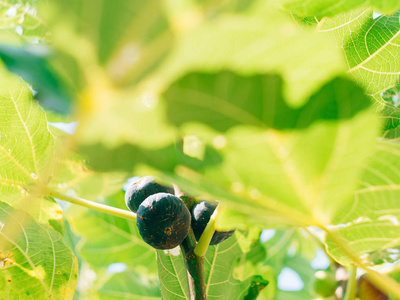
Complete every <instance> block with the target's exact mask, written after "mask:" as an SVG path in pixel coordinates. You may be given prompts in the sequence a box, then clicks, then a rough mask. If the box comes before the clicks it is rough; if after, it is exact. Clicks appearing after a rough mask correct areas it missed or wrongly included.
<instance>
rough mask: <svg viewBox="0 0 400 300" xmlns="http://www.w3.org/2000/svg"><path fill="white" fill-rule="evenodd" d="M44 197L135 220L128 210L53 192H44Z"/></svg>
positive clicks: (133, 214)
mask: <svg viewBox="0 0 400 300" xmlns="http://www.w3.org/2000/svg"><path fill="white" fill-rule="evenodd" d="M46 195H47V196H50V197H53V198H57V199H59V200H63V201H67V202H70V203H72V204H77V205H80V206H84V207H87V208H91V209H94V210H97V211H101V212H103V213H106V214H109V215H113V216H117V217H121V218H124V219H128V220H136V214H135V213H133V212H130V211H128V210H124V209H119V208H116V207H112V206H108V205H105V204H101V203H97V202H94V201H89V200H86V199H82V198H78V197H72V196H68V195H65V194H61V193H59V192H56V191H53V190H48V191H46Z"/></svg>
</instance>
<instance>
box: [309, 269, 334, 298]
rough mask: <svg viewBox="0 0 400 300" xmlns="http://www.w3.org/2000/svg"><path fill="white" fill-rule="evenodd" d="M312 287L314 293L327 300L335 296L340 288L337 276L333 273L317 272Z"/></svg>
mask: <svg viewBox="0 0 400 300" xmlns="http://www.w3.org/2000/svg"><path fill="white" fill-rule="evenodd" d="M312 287H313V290H314V293H315V294H316V295H317V296H319V297H323V298H327V297H331V296H333V295H334V294H335V291H336V288H337V287H338V283H337V281H336V278H335V274H334V273H333V272H331V271H324V270H320V271H317V272H316V273H315V274H314V278H313V279H312Z"/></svg>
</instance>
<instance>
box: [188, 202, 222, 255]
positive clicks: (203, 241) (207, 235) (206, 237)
mask: <svg viewBox="0 0 400 300" xmlns="http://www.w3.org/2000/svg"><path fill="white" fill-rule="evenodd" d="M217 214H218V207H217V208H216V209H215V211H214V212H213V214H212V215H211V217H210V220H209V221H208V223H207V226H206V228H205V229H204V231H203V233H202V234H201V236H200V239H199V241H198V242H197V245H196V247H195V248H194V251H193V252H194V254H196V255H197V256H199V257H203V256H204V255H206V252H207V249H208V246H209V245H210V242H211V239H212V237H213V235H214V232H215V220H216V218H217Z"/></svg>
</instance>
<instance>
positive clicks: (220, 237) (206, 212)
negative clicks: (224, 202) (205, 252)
mask: <svg viewBox="0 0 400 300" xmlns="http://www.w3.org/2000/svg"><path fill="white" fill-rule="evenodd" d="M216 208H217V206H216V205H215V204H213V203H211V202H208V201H201V202H199V203H197V204H196V205H195V206H194V207H193V208H192V229H193V233H194V237H195V238H196V241H198V240H199V239H200V237H201V235H202V234H203V231H204V229H205V228H206V226H207V224H208V222H209V221H210V218H211V215H212V214H213V212H214V210H215V209H216ZM234 232H235V230H231V231H217V230H216V231H215V232H214V235H213V237H212V239H211V242H210V245H217V244H219V243H221V242H223V241H225V240H226V239H227V238H229V237H230V236H232V235H233V233H234Z"/></svg>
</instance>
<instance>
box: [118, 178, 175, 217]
mask: <svg viewBox="0 0 400 300" xmlns="http://www.w3.org/2000/svg"><path fill="white" fill-rule="evenodd" d="M155 180H156V178H155V177H152V176H145V177H142V178H141V179H140V180H138V181H136V182H134V183H132V184H131V185H130V186H129V187H128V189H127V190H126V193H125V204H126V206H127V207H128V208H129V209H130V210H131V211H133V212H137V210H138V209H139V205H140V204H141V203H142V202H143V201H144V200H145V199H146V198H147V197H149V196H151V195H154V194H157V193H169V194H173V193H174V188H172V187H168V186H163V185H161V184H159V183H157V182H156V181H155Z"/></svg>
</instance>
